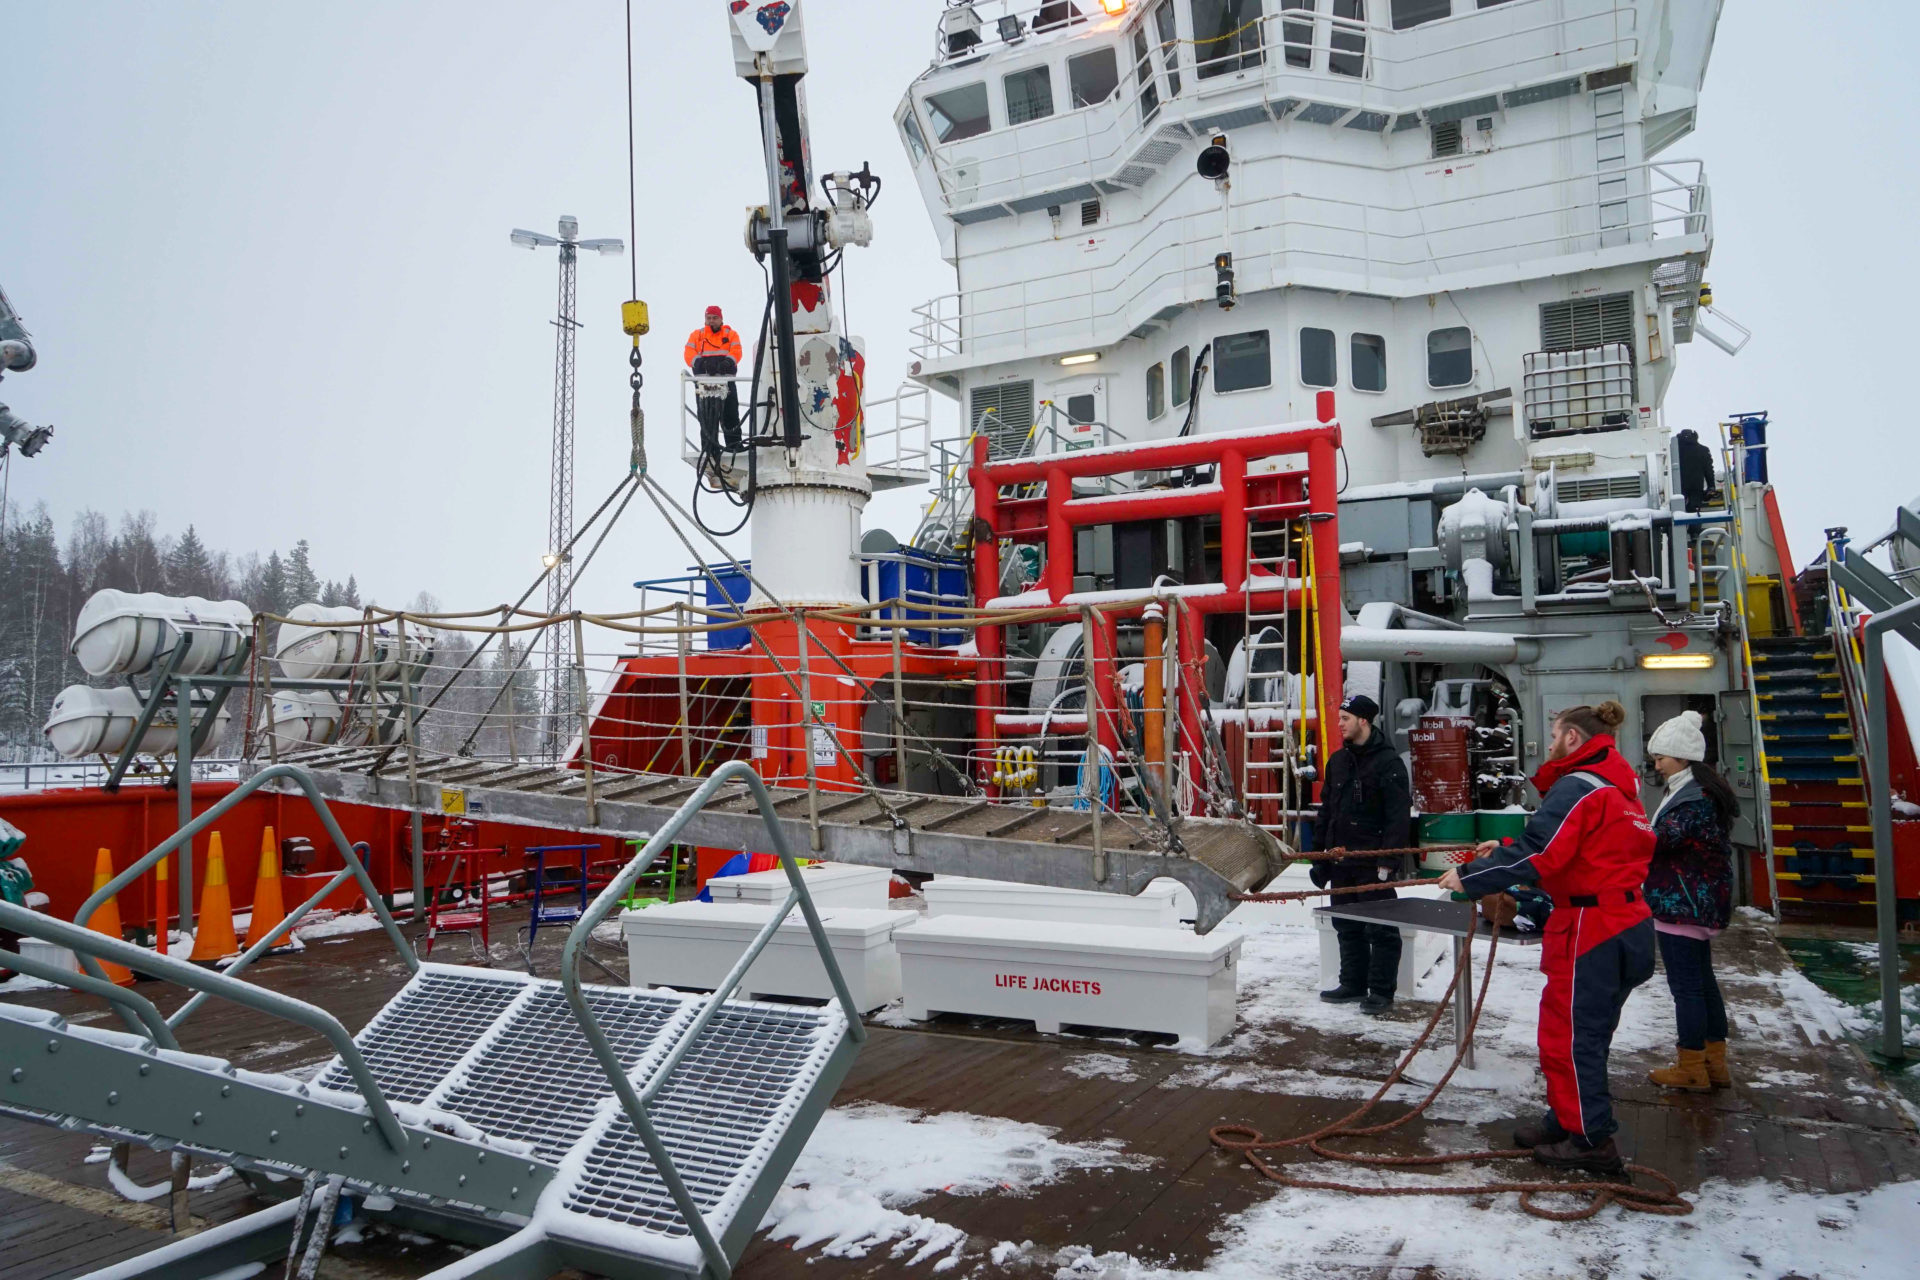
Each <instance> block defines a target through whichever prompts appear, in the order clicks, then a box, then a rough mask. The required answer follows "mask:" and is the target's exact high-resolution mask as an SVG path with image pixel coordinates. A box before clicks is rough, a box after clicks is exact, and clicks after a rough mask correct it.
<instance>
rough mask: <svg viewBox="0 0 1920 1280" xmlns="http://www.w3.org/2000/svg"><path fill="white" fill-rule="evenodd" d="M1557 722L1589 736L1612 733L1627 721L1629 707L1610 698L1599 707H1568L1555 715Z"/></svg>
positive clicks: (1595, 736) (1555, 721)
mask: <svg viewBox="0 0 1920 1280" xmlns="http://www.w3.org/2000/svg"><path fill="white" fill-rule="evenodd" d="M1553 719H1554V723H1555V724H1564V725H1567V726H1569V727H1570V728H1574V729H1578V730H1579V731H1580V732H1581V733H1583V734H1585V735H1586V736H1587V737H1589V738H1597V737H1599V736H1601V735H1602V734H1609V733H1612V732H1613V731H1614V730H1615V729H1618V728H1619V727H1620V726H1621V725H1623V724H1625V723H1626V722H1627V709H1626V708H1625V707H1623V706H1621V705H1620V704H1619V703H1618V702H1615V701H1614V700H1613V699H1612V698H1608V699H1607V700H1606V701H1605V702H1603V703H1601V704H1600V705H1599V706H1597V707H1586V706H1581V707H1568V708H1567V709H1566V710H1565V711H1562V712H1560V713H1559V714H1558V715H1556V716H1554V718H1553Z"/></svg>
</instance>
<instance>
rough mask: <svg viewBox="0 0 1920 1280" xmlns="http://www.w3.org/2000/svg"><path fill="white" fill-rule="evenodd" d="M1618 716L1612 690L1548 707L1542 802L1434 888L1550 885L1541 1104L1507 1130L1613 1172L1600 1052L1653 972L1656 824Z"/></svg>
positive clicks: (1537, 1155) (1578, 1165)
mask: <svg viewBox="0 0 1920 1280" xmlns="http://www.w3.org/2000/svg"><path fill="white" fill-rule="evenodd" d="M1625 719H1626V711H1625V709H1624V708H1622V707H1621V705H1620V704H1619V703H1617V702H1611V701H1609V702H1603V703H1601V704H1600V705H1599V706H1597V707H1573V708H1571V709H1569V710H1566V711H1562V712H1561V713H1560V714H1559V715H1558V716H1556V717H1555V718H1554V722H1553V741H1552V745H1551V746H1550V748H1549V749H1548V752H1547V762H1546V763H1545V764H1544V765H1542V766H1541V767H1540V772H1538V773H1537V774H1535V775H1534V776H1533V785H1534V788H1535V789H1536V790H1537V791H1539V793H1540V807H1539V809H1537V810H1536V811H1535V812H1534V814H1533V816H1532V817H1531V818H1529V819H1528V820H1527V826H1526V829H1525V830H1524V831H1522V832H1521V833H1520V835H1519V837H1518V838H1517V839H1514V840H1510V841H1507V842H1504V843H1496V842H1494V841H1488V842H1487V843H1485V844H1482V845H1480V846H1479V847H1478V848H1476V849H1475V850H1474V853H1475V854H1476V855H1477V856H1476V857H1475V858H1474V860H1473V861H1472V862H1469V863H1468V864H1467V865H1466V866H1464V867H1460V868H1458V869H1456V870H1453V871H1449V872H1448V873H1447V874H1446V875H1445V876H1444V877H1442V879H1441V881H1440V884H1441V887H1442V888H1446V889H1452V890H1454V891H1456V892H1460V893H1466V894H1469V895H1470V896H1472V897H1475V898H1479V897H1483V896H1485V895H1487V894H1490V893H1501V892H1504V891H1507V890H1510V889H1513V888H1516V887H1520V886H1526V885H1538V886H1539V887H1540V888H1541V889H1542V890H1544V891H1545V892H1546V893H1548V894H1550V895H1552V897H1553V914H1552V915H1550V916H1549V917H1547V928H1546V933H1545V936H1544V937H1543V939H1542V941H1541V947H1540V971H1541V972H1542V973H1544V974H1546V975H1547V987H1546V990H1545V991H1544V992H1543V993H1541V996H1540V1069H1541V1070H1542V1071H1543V1072H1545V1073H1546V1077H1547V1105H1548V1107H1549V1108H1550V1109H1549V1110H1548V1112H1547V1114H1546V1116H1545V1117H1544V1118H1543V1119H1542V1120H1541V1121H1540V1123H1539V1124H1537V1125H1531V1126H1528V1125H1523V1126H1521V1127H1520V1128H1518V1129H1516V1130H1515V1131H1514V1135H1513V1141H1514V1144H1515V1145H1516V1146H1521V1147H1529V1148H1531V1149H1532V1151H1533V1158H1534V1159H1535V1160H1537V1161H1539V1162H1540V1163H1541V1164H1544V1165H1551V1166H1553V1167H1555V1168H1564V1169H1585V1170H1589V1171H1591V1172H1594V1173H1600V1174H1605V1175H1609V1176H1617V1175H1619V1174H1621V1173H1623V1172H1624V1171H1625V1163H1626V1162H1625V1161H1624V1160H1623V1159H1622V1158H1621V1155H1620V1151H1619V1149H1618V1148H1617V1147H1616V1146H1615V1145H1614V1141H1613V1134H1614V1130H1615V1129H1617V1128H1618V1127H1619V1126H1618V1125H1617V1124H1615V1122H1614V1119H1613V1099H1612V1096H1611V1095H1610V1094H1609V1092H1608V1089H1607V1053H1608V1051H1609V1049H1611V1047H1612V1045H1613V1033H1614V1029H1615V1028H1616V1027H1618V1026H1619V1025H1620V1009H1621V1006H1622V1005H1624V1004H1625V1003H1626V1000H1627V993H1628V992H1630V991H1632V990H1633V989H1634V988H1635V987H1637V986H1639V985H1640V984H1641V983H1643V982H1645V981H1646V980H1647V979H1648V978H1650V977H1652V976H1653V951H1654V936H1653V933H1654V931H1653V918H1652V916H1651V914H1650V913H1649V912H1648V910H1647V904H1646V903H1645V902H1644V901H1643V900H1642V898H1641V893H1640V887H1641V885H1642V884H1643V883H1645V881H1646V878H1647V862H1648V860H1649V859H1650V858H1651V857H1652V856H1653V844H1654V838H1653V828H1652V826H1651V825H1649V824H1648V822H1647V816H1646V812H1645V811H1644V810H1643V809H1642V808H1641V806H1640V798H1639V796H1640V783H1639V779H1638V778H1637V777H1636V776H1635V774H1634V771H1633V768H1632V766H1630V765H1629V764H1628V763H1627V762H1626V760H1625V759H1623V758H1622V757H1621V755H1620V752H1619V750H1618V749H1617V748H1616V747H1615V745H1614V740H1613V730H1614V729H1616V728H1618V727H1619V725H1620V724H1621V723H1622V722H1623V721H1624V720H1625Z"/></svg>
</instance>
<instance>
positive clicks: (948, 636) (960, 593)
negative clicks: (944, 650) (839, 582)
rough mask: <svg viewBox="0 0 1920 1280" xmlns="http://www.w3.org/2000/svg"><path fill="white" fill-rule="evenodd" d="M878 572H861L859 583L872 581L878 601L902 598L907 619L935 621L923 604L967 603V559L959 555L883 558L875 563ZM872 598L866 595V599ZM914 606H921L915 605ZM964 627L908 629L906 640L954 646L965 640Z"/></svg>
mask: <svg viewBox="0 0 1920 1280" xmlns="http://www.w3.org/2000/svg"><path fill="white" fill-rule="evenodd" d="M875 567H876V568H877V569H878V573H877V574H865V573H863V574H861V575H860V581H861V583H862V584H869V583H873V582H874V580H875V579H876V578H877V579H878V584H877V586H876V587H875V588H874V589H875V590H877V591H878V593H879V594H878V597H877V598H878V599H880V600H903V601H905V602H906V607H905V608H904V610H903V611H902V613H903V615H904V618H905V620H906V621H908V622H935V621H938V620H939V617H938V615H936V614H935V613H934V612H933V611H932V610H931V609H929V608H927V607H926V606H928V605H931V604H936V603H946V604H966V603H968V601H969V597H968V594H967V562H966V560H965V559H964V558H962V557H959V556H937V555H931V554H927V553H915V554H914V555H913V556H912V557H911V558H909V559H905V560H882V561H880V562H879V563H878V564H877V565H876V566H875ZM874 598H875V597H869V602H870V603H871V601H872V600H873V599H874ZM915 605H919V606H921V607H919V608H915ZM966 638H967V637H966V631H965V629H964V628H958V627H955V628H946V629H941V628H938V627H925V628H908V630H907V635H906V639H907V643H909V644H918V645H957V644H960V643H961V642H962V641H964V640H965V639H966Z"/></svg>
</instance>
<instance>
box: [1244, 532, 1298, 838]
mask: <svg viewBox="0 0 1920 1280" xmlns="http://www.w3.org/2000/svg"><path fill="white" fill-rule="evenodd" d="M1305 542H1306V538H1305V531H1304V530H1297V529H1296V523H1295V521H1293V520H1291V519H1289V520H1283V521H1281V522H1279V523H1277V524H1270V525H1264V526H1263V525H1260V524H1257V523H1254V522H1252V521H1249V522H1248V524H1247V592H1246V604H1245V606H1244V609H1243V618H1244V621H1245V624H1246V638H1245V640H1244V641H1243V644H1244V646H1245V647H1244V652H1245V654H1246V664H1247V672H1246V684H1245V686H1244V688H1243V689H1242V690H1241V695H1240V710H1241V714H1242V715H1243V716H1244V717H1245V720H1244V722H1243V724H1242V726H1241V729H1242V738H1241V748H1240V797H1241V802H1242V803H1243V804H1245V805H1246V809H1247V817H1248V819H1249V820H1250V821H1252V822H1253V823H1254V824H1255V825H1256V826H1259V827H1260V828H1261V829H1263V830H1265V831H1269V832H1272V833H1273V834H1274V835H1276V836H1278V837H1279V838H1280V839H1281V840H1282V841H1283V842H1284V843H1286V844H1287V845H1288V846H1290V847H1292V848H1298V847H1299V834H1300V817H1299V814H1300V809H1301V798H1302V796H1303V794H1304V787H1303V785H1302V778H1301V776H1300V743H1301V741H1302V740H1303V738H1304V737H1305V708H1304V706H1303V703H1302V697H1301V695H1302V693H1303V692H1304V689H1305V681H1304V680H1302V679H1301V678H1299V677H1298V676H1297V675H1296V674H1295V672H1294V668H1295V666H1296V665H1297V664H1296V663H1295V661H1294V649H1295V646H1296V643H1297V641H1296V635H1295V630H1296V628H1297V627H1304V626H1306V625H1307V619H1306V618H1305V617H1304V613H1303V612H1302V613H1300V614H1296V611H1295V610H1293V609H1291V608H1289V607H1288V601H1287V594H1286V593H1285V592H1271V593H1267V592H1261V593H1256V592H1255V591H1254V590H1253V586H1254V584H1255V582H1256V580H1257V579H1258V578H1261V577H1265V576H1267V575H1269V574H1272V575H1275V576H1283V577H1287V578H1292V579H1297V578H1298V577H1299V566H1298V564H1297V563H1296V560H1295V554H1294V552H1295V545H1296V543H1298V544H1300V545H1304V544H1305ZM1272 600H1278V602H1279V605H1278V608H1275V607H1274V606H1273V605H1272V604H1271V603H1267V602H1268V601H1272ZM1309 607H1310V605H1309V604H1308V603H1307V597H1306V596H1305V595H1303V596H1302V597H1301V609H1302V611H1304V610H1305V609H1306V608H1309ZM1262 654H1277V655H1278V656H1279V661H1278V664H1277V669H1273V670H1267V671H1262V670H1261V669H1262V668H1263V667H1272V666H1273V663H1272V660H1271V659H1269V660H1267V661H1264V662H1263V661H1262V658H1261V655H1262ZM1296 723H1298V725H1299V726H1300V729H1299V731H1298V732H1296V729H1295V725H1296ZM1255 742H1264V743H1267V744H1268V746H1267V758H1266V759H1264V760H1256V759H1255V758H1254V743H1255ZM1268 801H1272V802H1275V803H1276V804H1277V805H1278V808H1279V810H1280V812H1279V815H1278V817H1279V821H1278V822H1261V821H1260V817H1261V813H1260V810H1261V808H1262V806H1263V805H1264V804H1265V803H1266V802H1268Z"/></svg>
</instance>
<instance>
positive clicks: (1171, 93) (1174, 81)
mask: <svg viewBox="0 0 1920 1280" xmlns="http://www.w3.org/2000/svg"><path fill="white" fill-rule="evenodd" d="M1153 27H1154V30H1155V31H1157V32H1158V33H1159V35H1160V69H1161V70H1162V71H1164V72H1166V73H1167V96H1168V97H1169V98H1177V97H1179V96H1180V36H1179V34H1178V33H1177V32H1175V30H1174V27H1173V0H1160V7H1159V8H1157V9H1155V10H1154V11H1153Z"/></svg>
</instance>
